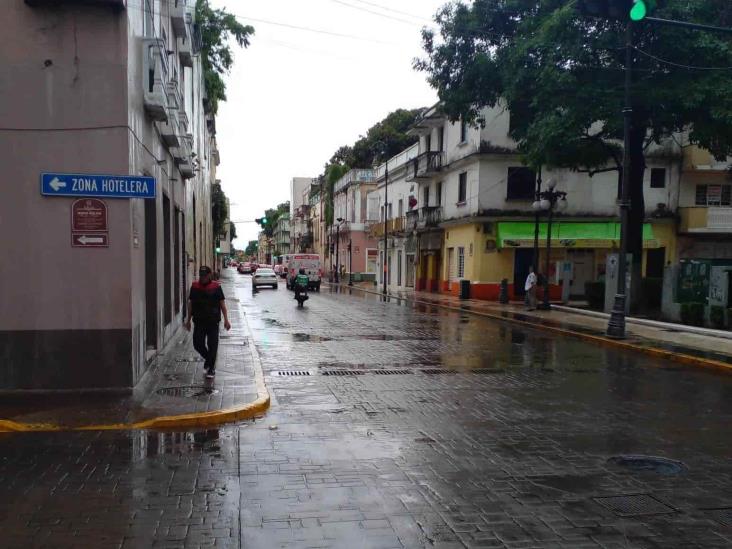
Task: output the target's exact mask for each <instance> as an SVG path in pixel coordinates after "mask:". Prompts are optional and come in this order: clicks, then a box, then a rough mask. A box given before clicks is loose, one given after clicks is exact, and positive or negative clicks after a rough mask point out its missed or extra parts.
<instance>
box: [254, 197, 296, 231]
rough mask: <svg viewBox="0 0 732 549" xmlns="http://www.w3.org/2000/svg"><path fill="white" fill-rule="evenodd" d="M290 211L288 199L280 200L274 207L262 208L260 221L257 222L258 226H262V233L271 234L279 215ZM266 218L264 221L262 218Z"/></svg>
mask: <svg viewBox="0 0 732 549" xmlns="http://www.w3.org/2000/svg"><path fill="white" fill-rule="evenodd" d="M289 212H290V201H289V200H288V201H287V202H282V203H281V204H278V205H277V207H276V208H269V209H267V210H264V216H263V217H262V218H261V221H260V222H259V226H260V227H262V230H263V231H264V234H265V235H267V236H272V234H273V233H274V229H275V226H276V225H277V221H278V220H279V218H280V216H282V214H285V213H289ZM265 219H266V220H267V222H266V223H265V222H264V220H265Z"/></svg>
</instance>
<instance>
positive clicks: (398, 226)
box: [369, 217, 407, 238]
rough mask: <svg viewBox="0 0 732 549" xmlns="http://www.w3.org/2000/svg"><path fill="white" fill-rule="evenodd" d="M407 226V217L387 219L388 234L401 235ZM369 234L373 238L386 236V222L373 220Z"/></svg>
mask: <svg viewBox="0 0 732 549" xmlns="http://www.w3.org/2000/svg"><path fill="white" fill-rule="evenodd" d="M406 227H407V218H406V217H395V218H394V219H388V220H387V221H386V231H387V233H388V234H395V235H399V234H402V233H404V231H405V230H406ZM369 235H370V236H371V237H372V238H381V237H383V236H384V222H383V221H373V222H371V224H369Z"/></svg>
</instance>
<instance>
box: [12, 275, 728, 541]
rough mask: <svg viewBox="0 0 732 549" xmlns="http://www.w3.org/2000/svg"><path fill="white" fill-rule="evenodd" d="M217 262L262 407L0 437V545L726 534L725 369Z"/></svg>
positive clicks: (697, 537)
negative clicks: (208, 424) (240, 417)
mask: <svg viewBox="0 0 732 549" xmlns="http://www.w3.org/2000/svg"><path fill="white" fill-rule="evenodd" d="M232 273H233V271H232ZM229 276H230V277H231V280H232V281H233V282H229V283H227V284H226V285H225V290H226V292H227V297H231V298H234V297H235V298H238V300H239V301H238V302H235V301H232V302H231V303H230V304H229V307H230V309H231V310H232V312H233V314H232V317H233V318H234V319H236V321H238V322H246V324H247V327H246V332H247V333H248V334H249V335H250V337H251V339H252V340H253V344H254V345H255V347H256V351H257V352H258V355H259V357H260V360H261V363H262V368H263V370H264V374H265V379H266V383H267V386H268V388H269V391H270V393H271V396H272V406H271V408H270V410H269V411H268V412H267V414H266V415H265V416H264V417H262V418H260V419H256V420H254V421H249V422H243V423H241V424H238V425H231V426H225V427H221V428H219V429H211V430H207V431H196V432H186V433H174V432H145V431H129V432H125V431H122V432H88V433H85V432H74V433H68V432H67V433H37V434H34V433H27V434H3V435H0V527H1V531H2V540H0V546H2V547H54V548H55V547H94V548H97V547H99V548H101V547H150V546H160V547H209V546H214V547H252V548H270V547H333V548H347V549H356V548H366V547H375V548H399V547H509V548H525V547H606V548H621V547H622V548H625V547H663V548H668V547H683V548H687V547H732V460H731V459H730V458H732V377H730V376H729V375H723V374H716V373H714V372H710V371H697V370H694V369H691V368H685V367H682V366H679V365H677V364H673V363H667V362H664V361H661V360H655V359H652V358H648V357H646V356H639V355H633V354H629V353H627V352H621V351H617V350H612V349H608V348H603V347H598V346H593V345H590V344H587V343H584V342H580V341H578V340H573V339H563V338H557V337H556V336H553V335H551V334H549V333H542V332H540V331H527V330H526V329H524V328H521V329H518V328H514V327H512V326H511V325H510V324H507V323H499V322H496V321H492V320H488V319H482V318H479V317H476V316H472V315H468V314H464V313H458V312H451V311H447V310H444V309H438V308H436V307H435V308H433V307H429V306H412V305H408V304H406V303H404V302H397V301H391V302H388V303H384V302H382V301H381V299H380V298H379V297H377V296H374V295H369V294H363V293H362V292H357V291H354V292H353V293H352V295H350V294H349V293H348V291H347V290H346V291H345V293H344V294H340V293H337V292H331V291H329V290H328V289H327V288H325V287H324V288H323V291H322V292H321V293H319V294H318V293H314V292H313V293H311V294H310V296H311V297H310V300H309V301H308V302H307V303H306V304H305V308H304V309H301V310H298V309H297V308H296V303H295V301H294V300H293V299H292V294H291V293H290V292H288V291H287V290H285V288H284V284H282V285H280V287H279V290H276V291H275V290H270V289H266V290H265V289H263V290H261V291H259V292H256V293H253V292H252V290H251V285H250V277H249V276H246V275H236V274H235V273H233V274H230V275H229ZM237 307H238V308H239V310H238V311H236V309H237ZM237 328H239V329H240V328H241V327H237ZM217 382H219V381H218V380H217ZM171 398H175V397H171ZM634 456H653V457H659V458H664V459H661V460H657V461H653V460H650V459H646V458H639V459H634Z"/></svg>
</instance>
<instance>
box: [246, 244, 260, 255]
mask: <svg viewBox="0 0 732 549" xmlns="http://www.w3.org/2000/svg"><path fill="white" fill-rule="evenodd" d="M258 251H259V242H258V241H256V240H250V241H249V244H247V247H246V248H245V249H244V255H245V256H247V257H252V256H256V255H257V252H258Z"/></svg>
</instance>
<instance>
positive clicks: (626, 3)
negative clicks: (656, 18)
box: [576, 0, 658, 21]
mask: <svg viewBox="0 0 732 549" xmlns="http://www.w3.org/2000/svg"><path fill="white" fill-rule="evenodd" d="M657 4H658V0H577V4H576V9H577V11H578V12H579V13H580V14H581V15H584V16H588V17H599V18H601V19H617V20H620V21H624V20H628V18H630V20H631V21H642V20H643V19H645V18H646V17H647V16H648V15H650V14H651V12H652V11H653V10H654V9H655V8H656V6H657Z"/></svg>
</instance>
